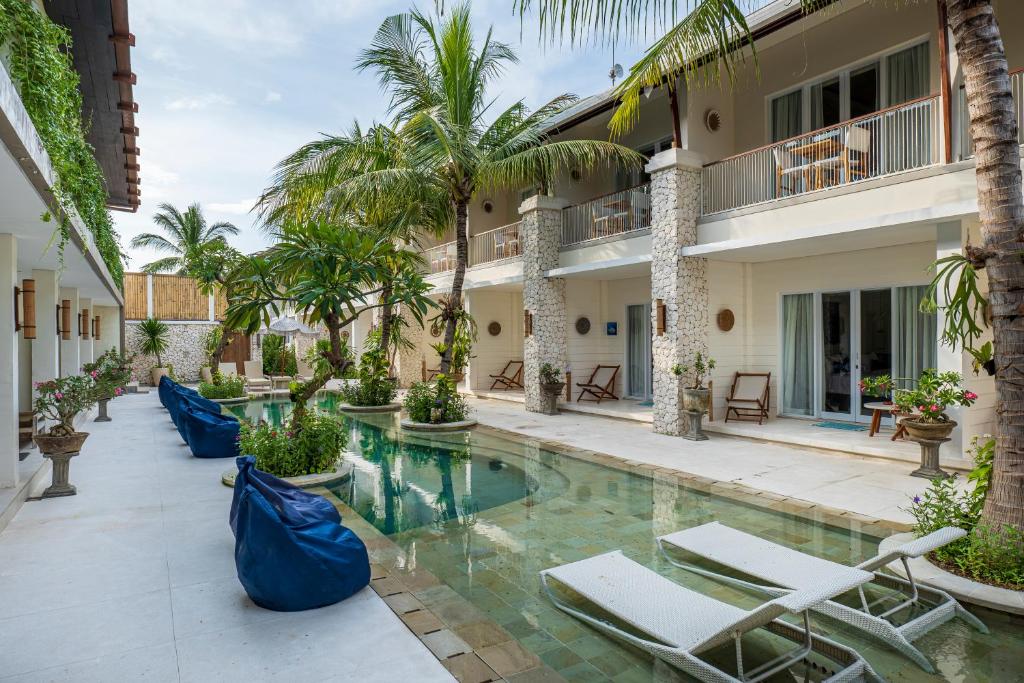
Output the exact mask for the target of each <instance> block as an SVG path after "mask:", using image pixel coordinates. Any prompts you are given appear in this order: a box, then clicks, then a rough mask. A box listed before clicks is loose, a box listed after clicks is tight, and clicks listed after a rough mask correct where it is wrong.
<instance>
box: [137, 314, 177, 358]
mask: <svg viewBox="0 0 1024 683" xmlns="http://www.w3.org/2000/svg"><path fill="white" fill-rule="evenodd" d="M139 334H140V335H141V336H140V337H139V342H138V346H139V353H141V354H143V355H146V356H156V367H158V368H162V367H166V366H165V365H164V364H163V359H162V358H160V354H162V353H163V352H164V351H166V350H167V337H168V334H170V330H168V328H167V324H166V323H164V322H163V321H161V320H157V319H156V318H146V319H145V320H143V321H142V322H140V323H139Z"/></svg>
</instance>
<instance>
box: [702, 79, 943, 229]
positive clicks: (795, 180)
mask: <svg viewBox="0 0 1024 683" xmlns="http://www.w3.org/2000/svg"><path fill="white" fill-rule="evenodd" d="M941 137H942V135H941V128H940V106H939V96H938V95H930V96H928V97H922V98H920V99H916V100H911V101H910V102H905V103H903V104H900V105H897V106H894V107H889V108H887V109H882V110H881V111H877V112H875V113H873V114H868V115H866V116H861V117H858V118H856V119H851V120H849V121H845V122H843V123H841V124H839V125H835V126H829V127H828V128H822V129H820V130H816V131H812V132H810V133H807V134H806V135H799V136H797V137H794V138H790V139H788V140H783V141H782V142H778V143H775V144H772V145H767V146H765V147H761V148H759V149H755V150H752V151H750V152H744V153H743V154H738V155H736V156H733V157H729V158H727V159H722V160H721V161H716V162H714V163H711V164H708V165H707V166H705V167H704V170H703V174H702V185H703V195H704V196H703V206H702V213H704V214H709V213H715V212H718V211H728V210H730V209H738V208H742V207H745V206H751V205H754V204H760V203H761V202H768V201H772V200H775V199H782V198H785V197H791V196H796V195H802V194H806V193H808V192H813V191H816V190H821V189H824V188H828V187H837V186H842V185H848V184H851V183H856V182H860V181H862V180H867V179H869V178H878V177H881V176H886V175H890V174H893V173H901V172H903V171H909V170H912V169H915V168H924V167H926V166H931V165H933V164H936V163H938V162H939V159H940V146H941Z"/></svg>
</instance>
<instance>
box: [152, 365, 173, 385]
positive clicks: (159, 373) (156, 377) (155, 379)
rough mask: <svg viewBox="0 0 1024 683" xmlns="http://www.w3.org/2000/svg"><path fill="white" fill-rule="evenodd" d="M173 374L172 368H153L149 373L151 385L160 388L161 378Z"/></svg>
mask: <svg viewBox="0 0 1024 683" xmlns="http://www.w3.org/2000/svg"><path fill="white" fill-rule="evenodd" d="M170 374H171V370H170V368H153V369H151V370H150V371H149V383H150V384H152V385H153V386H154V387H158V386H160V378H161V377H167V376H169V375H170Z"/></svg>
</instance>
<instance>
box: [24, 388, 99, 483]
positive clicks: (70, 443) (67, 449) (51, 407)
mask: <svg viewBox="0 0 1024 683" xmlns="http://www.w3.org/2000/svg"><path fill="white" fill-rule="evenodd" d="M35 390H36V398H35V401H34V402H33V404H32V409H33V411H34V412H35V414H36V415H37V416H38V417H39V418H40V419H43V420H46V421H48V422H50V423H51V425H50V427H49V428H48V429H47V430H46V431H43V432H40V433H38V434H36V435H35V436H33V437H32V438H33V440H34V441H35V442H36V445H37V446H39V450H40V452H41V453H42V454H43V455H44V456H45V457H47V458H50V459H51V460H52V461H53V481H52V483H51V485H50V486H49V487H47V488H46V490H45V491H43V497H44V498H53V497H56V496H73V495H75V493H76V491H75V487H74V486H72V485H71V484H70V483H68V469H69V467H70V461H71V458H72V457H73V456H75V455H78V452H79V451H80V450H81V449H82V444H83V443H85V440H86V438H87V437H88V436H89V433H88V432H77V431H75V417H76V416H77V415H78V414H79V413H80V412H82V411H84V410H88V409H89V408H91V407H92V406H93V404H94V403H95V402H96V392H95V389H94V386H93V382H92V379H91V378H90V377H88V376H86V375H70V376H68V377H61V378H60V379H54V380H50V381H48V382H37V383H36V385H35Z"/></svg>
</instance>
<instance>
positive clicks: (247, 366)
mask: <svg viewBox="0 0 1024 683" xmlns="http://www.w3.org/2000/svg"><path fill="white" fill-rule="evenodd" d="M242 367H243V369H244V370H245V386H246V388H247V389H248V390H249V391H252V392H254V393H263V392H268V391H270V390H271V389H272V386H271V382H270V380H269V379H268V378H267V377H265V376H264V375H263V363H262V362H261V361H258V360H247V361H245V362H244V363H243V364H242Z"/></svg>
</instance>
